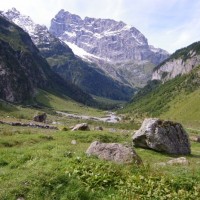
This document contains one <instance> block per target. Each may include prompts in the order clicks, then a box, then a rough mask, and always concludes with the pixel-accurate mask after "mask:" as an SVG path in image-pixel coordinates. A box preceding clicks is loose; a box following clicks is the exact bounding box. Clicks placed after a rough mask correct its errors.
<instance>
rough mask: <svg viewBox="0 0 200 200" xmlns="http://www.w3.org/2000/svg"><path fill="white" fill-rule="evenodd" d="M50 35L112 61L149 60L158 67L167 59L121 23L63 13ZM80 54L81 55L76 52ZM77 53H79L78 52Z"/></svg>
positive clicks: (162, 52)
mask: <svg viewBox="0 0 200 200" xmlns="http://www.w3.org/2000/svg"><path fill="white" fill-rule="evenodd" d="M50 32H51V33H52V34H54V35H55V36H56V37H59V38H60V39H61V40H63V41H64V42H66V43H67V44H68V45H69V46H70V43H71V44H73V46H71V48H72V49H73V47H74V45H76V46H77V47H78V48H81V49H83V50H84V51H86V52H87V53H89V54H92V55H94V56H97V57H98V58H102V59H105V60H109V61H111V62H116V61H117V62H119V61H120V62H121V61H130V60H134V61H146V60H147V61H150V62H152V63H154V64H158V63H160V62H161V61H163V60H164V59H165V58H167V57H168V55H169V54H168V53H167V52H166V51H161V50H157V51H156V52H155V50H156V48H154V49H152V47H150V46H149V45H148V41H147V38H146V37H145V36H144V35H143V34H142V33H141V32H140V31H139V30H137V29H136V28H135V27H132V26H129V25H127V24H126V23H124V22H122V21H119V22H118V21H115V20H112V19H96V18H90V17H85V18H84V19H81V17H79V16H78V15H75V14H71V13H70V12H68V11H64V10H61V11H60V12H59V13H58V14H57V15H56V16H55V18H53V19H52V21H51V27H50ZM77 53H78V52H77ZM75 54H76V52H75Z"/></svg>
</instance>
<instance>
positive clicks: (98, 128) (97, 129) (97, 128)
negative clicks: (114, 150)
mask: <svg viewBox="0 0 200 200" xmlns="http://www.w3.org/2000/svg"><path fill="white" fill-rule="evenodd" d="M94 130H96V131H103V128H102V127H101V126H96V127H95V128H94Z"/></svg>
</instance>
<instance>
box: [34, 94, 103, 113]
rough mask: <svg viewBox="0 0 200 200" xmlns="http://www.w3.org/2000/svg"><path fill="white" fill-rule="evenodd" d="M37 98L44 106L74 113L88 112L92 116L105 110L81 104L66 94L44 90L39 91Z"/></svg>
mask: <svg viewBox="0 0 200 200" xmlns="http://www.w3.org/2000/svg"><path fill="white" fill-rule="evenodd" d="M35 100H36V102H37V103H39V104H41V105H42V106H45V107H48V108H52V109H54V110H59V111H63V112H68V113H74V114H75V113H76V114H86V113H87V114H88V115H92V116H102V114H103V112H102V111H100V110H98V109H94V108H90V107H87V106H85V105H83V104H79V103H77V102H75V101H73V100H72V99H70V98H68V97H66V96H64V97H58V96H56V95H54V94H51V93H48V92H46V91H43V90H39V91H38V93H37V95H36V97H35Z"/></svg>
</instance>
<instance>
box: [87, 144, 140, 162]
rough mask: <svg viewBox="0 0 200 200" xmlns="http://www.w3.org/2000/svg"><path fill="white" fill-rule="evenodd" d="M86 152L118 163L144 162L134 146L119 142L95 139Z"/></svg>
mask: <svg viewBox="0 0 200 200" xmlns="http://www.w3.org/2000/svg"><path fill="white" fill-rule="evenodd" d="M86 154H88V155H94V156H97V157H98V158H100V159H103V160H111V161H114V162H116V163H132V162H134V163H136V164H141V163H142V160H141V158H140V157H139V156H138V155H137V153H136V152H135V151H134V150H133V149H132V148H130V147H126V146H124V145H122V144H118V143H101V142H98V141H95V142H93V143H91V145H90V146H89V148H88V149H87V151H86Z"/></svg>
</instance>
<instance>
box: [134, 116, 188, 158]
mask: <svg viewBox="0 0 200 200" xmlns="http://www.w3.org/2000/svg"><path fill="white" fill-rule="evenodd" d="M133 144H134V146H137V147H143V148H149V149H153V150H156V151H159V152H165V153H169V154H176V155H187V154H190V153H191V149H190V142H189V138H188V134H187V133H186V131H185V130H184V129H183V127H182V125H181V124H179V123H176V122H172V121H163V120H160V119H155V118H148V119H145V120H144V122H143V124H142V126H141V128H140V129H139V130H138V131H136V133H135V134H134V135H133Z"/></svg>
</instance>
